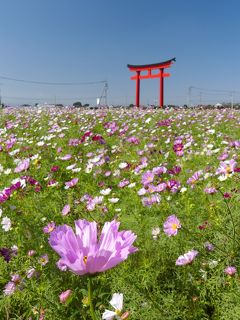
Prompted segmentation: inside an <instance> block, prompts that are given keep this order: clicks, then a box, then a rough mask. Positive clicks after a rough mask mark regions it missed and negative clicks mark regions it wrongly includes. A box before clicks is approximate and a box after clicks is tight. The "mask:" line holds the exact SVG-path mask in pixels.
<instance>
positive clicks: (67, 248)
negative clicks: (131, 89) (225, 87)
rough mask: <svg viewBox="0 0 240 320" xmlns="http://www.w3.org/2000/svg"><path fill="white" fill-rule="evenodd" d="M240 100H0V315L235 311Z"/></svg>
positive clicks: (201, 315) (236, 315) (177, 316)
mask: <svg viewBox="0 0 240 320" xmlns="http://www.w3.org/2000/svg"><path fill="white" fill-rule="evenodd" d="M239 155H240V113H239V111H238V110H230V109H223V110H199V109H195V110H194V109H192V110H184V109H179V110H173V109H169V110H168V109H165V110H157V109H147V110H142V109H128V110H127V109H114V110H111V109H99V110H83V109H74V108H62V109H57V108H56V109H54V108H52V109H44V108H32V109H30V108H29V109H21V108H6V109H3V110H1V117H0V177H1V179H0V290H1V291H0V319H6V320H8V319H9V320H10V319H12V320H13V319H22V320H26V319H27V320H33V319H38V320H43V319H49V320H50V319H51V320H55V319H58V320H63V319H69V320H74V319H79V320H80V319H83V320H87V319H93V320H98V319H122V320H123V319H132V320H140V319H151V320H154V319H156V320H157V319H164V320H165V319H166V320H185V319H193V320H195V319H201V320H202V319H226V320H227V319H240V277H239V273H240V219H239V215H240V157H239Z"/></svg>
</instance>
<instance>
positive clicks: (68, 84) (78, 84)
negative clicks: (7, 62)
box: [0, 76, 107, 86]
mask: <svg viewBox="0 0 240 320" xmlns="http://www.w3.org/2000/svg"><path fill="white" fill-rule="evenodd" d="M0 79H4V80H9V81H15V82H23V83H31V84H42V85H51V86H80V85H94V84H100V83H106V82H107V81H106V80H100V81H90V82H46V81H35V80H23V79H16V78H10V77H5V76H0Z"/></svg>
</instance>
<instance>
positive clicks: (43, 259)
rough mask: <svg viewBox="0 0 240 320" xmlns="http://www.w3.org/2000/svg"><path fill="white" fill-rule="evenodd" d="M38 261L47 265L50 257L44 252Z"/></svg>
mask: <svg viewBox="0 0 240 320" xmlns="http://www.w3.org/2000/svg"><path fill="white" fill-rule="evenodd" d="M38 262H39V263H40V264H41V265H42V266H45V265H46V264H47V263H48V262H49V258H48V255H47V254H43V255H42V256H41V257H40V258H39V260H38Z"/></svg>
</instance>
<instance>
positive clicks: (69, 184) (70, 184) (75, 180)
mask: <svg viewBox="0 0 240 320" xmlns="http://www.w3.org/2000/svg"><path fill="white" fill-rule="evenodd" d="M77 183H78V178H73V179H72V180H70V181H67V182H65V189H69V188H72V187H74V186H75V185H76V184H77Z"/></svg>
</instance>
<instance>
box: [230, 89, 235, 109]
mask: <svg viewBox="0 0 240 320" xmlns="http://www.w3.org/2000/svg"><path fill="white" fill-rule="evenodd" d="M234 93H235V92H234V91H232V92H231V107H232V109H233V104H234Z"/></svg>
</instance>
